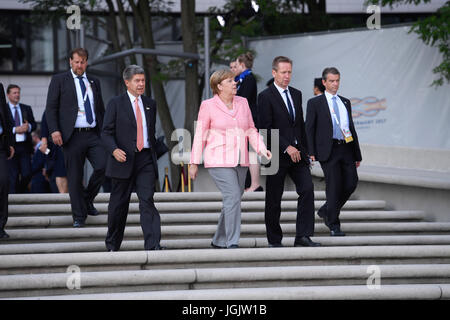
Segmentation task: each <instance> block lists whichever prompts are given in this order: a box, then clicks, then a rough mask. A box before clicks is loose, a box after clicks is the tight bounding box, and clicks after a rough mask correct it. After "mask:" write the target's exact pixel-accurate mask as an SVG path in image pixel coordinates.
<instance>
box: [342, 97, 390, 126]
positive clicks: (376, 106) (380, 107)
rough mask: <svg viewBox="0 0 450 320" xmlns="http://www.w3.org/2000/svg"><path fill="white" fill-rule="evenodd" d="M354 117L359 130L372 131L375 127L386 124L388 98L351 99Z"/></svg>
mask: <svg viewBox="0 0 450 320" xmlns="http://www.w3.org/2000/svg"><path fill="white" fill-rule="evenodd" d="M350 101H351V103H352V117H353V121H354V123H355V127H356V128H357V129H370V128H371V127H373V126H375V125H380V124H384V123H386V121H387V119H386V118H385V117H384V112H383V111H386V109H387V106H386V98H382V99H378V98H377V97H365V98H362V99H360V98H351V99H350Z"/></svg>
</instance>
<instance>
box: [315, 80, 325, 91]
mask: <svg viewBox="0 0 450 320" xmlns="http://www.w3.org/2000/svg"><path fill="white" fill-rule="evenodd" d="M314 87H317V89H319V90H320V92H325V86H324V85H323V83H322V78H314Z"/></svg>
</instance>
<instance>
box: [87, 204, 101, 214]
mask: <svg viewBox="0 0 450 320" xmlns="http://www.w3.org/2000/svg"><path fill="white" fill-rule="evenodd" d="M99 214H100V213H99V212H98V211H97V209H95V207H94V206H93V205H90V206H88V215H90V216H98V215H99Z"/></svg>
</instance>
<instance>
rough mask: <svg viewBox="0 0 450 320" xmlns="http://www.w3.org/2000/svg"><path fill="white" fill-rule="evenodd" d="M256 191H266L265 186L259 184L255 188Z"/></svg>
mask: <svg viewBox="0 0 450 320" xmlns="http://www.w3.org/2000/svg"><path fill="white" fill-rule="evenodd" d="M255 191H264V189H263V187H261V186H259V187H258V188H256V189H255Z"/></svg>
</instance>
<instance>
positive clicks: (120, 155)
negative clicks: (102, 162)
mask: <svg viewBox="0 0 450 320" xmlns="http://www.w3.org/2000/svg"><path fill="white" fill-rule="evenodd" d="M113 156H114V158H115V159H116V160H117V161H119V162H125V161H127V154H126V153H125V151H123V150H121V149H119V148H117V149H115V150H114V151H113Z"/></svg>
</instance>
